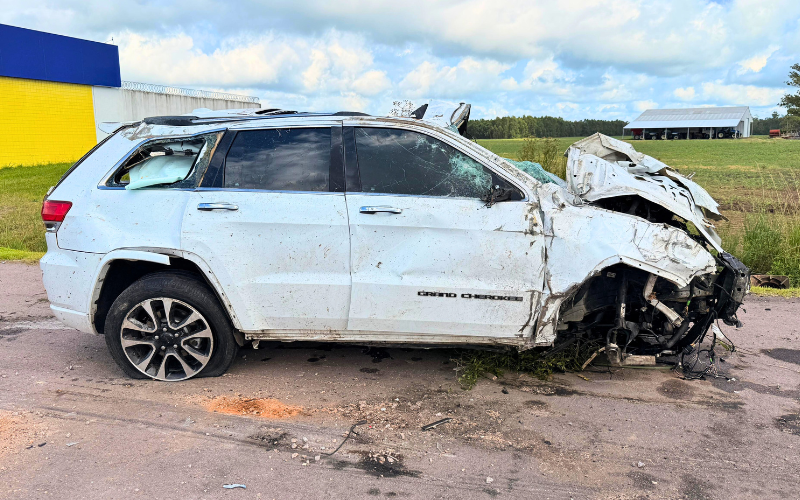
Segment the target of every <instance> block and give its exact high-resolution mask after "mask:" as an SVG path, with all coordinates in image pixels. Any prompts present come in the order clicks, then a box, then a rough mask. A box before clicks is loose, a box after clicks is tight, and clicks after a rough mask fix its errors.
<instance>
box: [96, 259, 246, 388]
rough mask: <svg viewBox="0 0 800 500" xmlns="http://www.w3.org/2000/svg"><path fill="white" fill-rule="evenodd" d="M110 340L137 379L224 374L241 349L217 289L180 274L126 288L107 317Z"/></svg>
mask: <svg viewBox="0 0 800 500" xmlns="http://www.w3.org/2000/svg"><path fill="white" fill-rule="evenodd" d="M105 338H106V344H107V345H108V349H109V351H110V353H111V357H113V358H114V361H116V362H117V364H118V365H119V366H120V368H122V370H123V371H124V372H125V374H126V375H128V376H129V377H132V378H148V377H149V378H152V379H155V380H162V381H170V382H177V381H181V380H187V379H190V378H192V377H195V376H219V375H222V374H223V373H225V371H226V370H227V369H228V367H230V365H231V363H233V360H234V359H235V358H236V353H237V352H238V345H237V344H236V341H235V340H234V338H233V328H232V327H231V325H230V322H229V321H228V318H227V316H226V315H225V312H224V311H223V310H222V307H221V306H220V305H219V302H218V301H217V298H216V297H215V296H214V294H213V292H212V291H211V290H210V289H209V288H208V286H207V285H206V284H205V282H203V281H202V280H200V279H199V278H197V277H195V276H194V275H192V274H189V273H180V272H164V273H156V274H151V275H148V276H145V277H143V278H141V279H140V280H138V281H136V282H135V283H134V284H132V285H131V286H130V287H128V288H127V289H126V290H125V291H124V292H122V293H121V294H120V295H119V297H117V299H116V300H115V301H114V304H113V305H112V306H111V310H110V311H109V313H108V317H107V318H106V323H105Z"/></svg>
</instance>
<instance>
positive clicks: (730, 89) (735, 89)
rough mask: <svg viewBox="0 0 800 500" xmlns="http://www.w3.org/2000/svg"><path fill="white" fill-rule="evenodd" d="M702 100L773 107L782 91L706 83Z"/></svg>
mask: <svg viewBox="0 0 800 500" xmlns="http://www.w3.org/2000/svg"><path fill="white" fill-rule="evenodd" d="M702 88H703V98H704V99H706V100H709V101H715V102H722V103H725V104H728V105H735V104H739V105H750V106H774V105H776V104H777V102H778V101H779V100H780V99H781V97H782V96H783V94H784V91H783V89H780V88H770V87H757V86H755V85H739V84H728V85H726V84H723V83H722V82H720V81H716V82H706V83H704V84H703V86H702Z"/></svg>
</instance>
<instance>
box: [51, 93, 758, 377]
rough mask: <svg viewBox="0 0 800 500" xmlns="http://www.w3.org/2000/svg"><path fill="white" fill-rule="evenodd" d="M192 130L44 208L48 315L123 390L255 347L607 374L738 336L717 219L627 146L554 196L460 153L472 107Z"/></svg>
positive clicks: (590, 161) (588, 165)
mask: <svg viewBox="0 0 800 500" xmlns="http://www.w3.org/2000/svg"><path fill="white" fill-rule="evenodd" d="M193 115H196V116H180V117H157V118H150V119H145V120H143V121H142V122H138V123H133V124H126V125H122V126H120V127H119V128H118V129H117V130H116V131H115V132H114V133H113V134H112V135H110V136H109V137H108V138H107V139H106V140H104V141H103V142H102V143H100V144H98V145H97V147H95V148H94V149H93V150H92V151H90V152H89V153H88V154H87V155H86V156H84V157H83V158H82V159H81V160H80V161H78V162H77V163H76V164H75V165H74V166H73V167H72V168H70V170H69V171H68V172H67V173H66V174H65V175H64V177H63V178H62V179H61V181H60V182H59V183H58V185H56V186H55V187H54V188H53V189H51V191H50V192H49V193H48V195H47V197H46V198H45V201H44V205H43V208H42V218H43V219H44V222H45V226H46V229H47V245H48V252H47V254H46V255H45V256H44V258H43V259H42V260H41V268H42V271H43V275H44V284H45V287H46V289H47V293H48V297H49V300H50V302H51V308H52V310H53V313H54V314H55V316H56V317H57V318H59V319H60V320H61V321H62V322H64V323H65V324H66V325H69V326H71V327H74V328H77V329H78V330H81V331H84V332H88V333H100V334H104V335H105V339H106V342H107V344H108V347H109V349H110V352H111V355H112V356H113V358H114V359H115V360H116V361H117V363H119V365H120V367H121V368H122V370H123V371H124V372H125V373H126V374H127V375H129V376H131V377H138V378H144V377H150V378H153V379H157V380H167V381H173V380H175V381H177V380H184V379H188V378H191V377H194V376H198V375H201V376H203V375H205V376H214V375H220V374H221V373H223V372H224V371H225V370H226V369H227V368H228V367H229V366H230V365H231V363H232V361H233V360H234V358H235V356H236V353H237V349H238V348H239V347H240V346H243V345H244V344H245V343H246V342H257V341H262V340H270V341H300V340H303V341H307V340H314V341H335V342H356V343H362V344H378V343H391V344H401V343H403V344H414V345H473V346H475V345H484V346H497V347H510V348H517V349H529V348H533V347H537V346H554V345H555V346H556V347H558V346H560V345H567V344H569V343H571V342H575V341H583V340H595V341H597V340H601V341H602V342H603V343H604V345H605V346H606V351H607V353H608V356H609V359H610V360H611V361H612V362H613V363H623V364H624V363H625V360H626V359H627V358H628V357H629V356H658V355H663V354H664V353H674V352H679V350H681V349H683V348H684V347H685V346H687V345H689V344H691V343H693V342H695V341H697V340H698V339H700V338H702V336H704V335H705V334H706V332H707V331H708V330H709V329H710V328H711V326H712V323H713V322H714V321H715V320H716V319H717V318H719V319H722V320H723V321H725V322H726V323H728V324H735V323H737V321H738V320H737V318H736V310H737V308H738V307H739V305H740V304H741V302H742V300H743V298H744V295H745V293H746V292H747V288H748V284H749V276H748V274H749V272H748V270H747V268H745V267H744V266H743V265H742V264H741V263H740V262H739V261H737V260H736V259H735V258H733V257H732V256H731V255H729V254H727V253H725V252H724V251H723V250H722V248H721V247H720V244H719V237H718V236H717V235H716V233H715V232H714V228H713V225H712V221H713V220H716V219H719V218H721V215H720V214H719V212H718V210H717V204H716V203H715V202H714V200H713V199H712V198H711V197H710V196H709V195H708V194H707V193H706V192H705V191H704V190H703V189H702V188H700V187H699V186H698V185H697V184H695V183H694V182H692V181H691V180H689V179H688V178H686V177H684V176H682V175H680V174H678V173H677V172H676V171H674V170H672V169H670V168H669V167H667V166H666V165H664V164H663V163H660V162H659V161H657V160H655V159H653V158H651V157H648V156H645V155H642V154H640V153H637V152H636V151H635V150H634V149H633V148H632V147H631V146H630V145H629V144H627V143H624V142H621V141H617V140H614V139H612V138H609V137H606V136H602V135H599V134H596V135H594V136H592V137H589V138H587V139H584V140H582V141H579V142H577V143H575V144H574V145H573V146H572V147H571V148H570V149H569V151H568V158H569V160H568V171H567V179H568V180H567V182H566V183H565V182H564V181H562V180H561V179H557V178H555V177H554V176H552V175H549V174H548V173H547V172H545V171H543V170H542V169H541V168H540V167H538V165H536V164H531V163H525V162H521V163H515V162H511V161H508V160H504V159H503V158H500V157H498V156H497V155H495V154H493V153H491V152H489V151H487V150H486V149H484V148H482V147H481V146H479V145H477V144H475V143H473V142H471V141H469V140H466V139H465V138H463V137H462V136H461V135H460V134H459V131H463V129H464V128H465V127H464V126H465V124H466V121H467V119H468V116H469V105H461V106H459V107H457V109H455V110H453V109H451V110H448V111H447V112H443V111H442V110H441V109H440V110H438V111H437V110H433V109H426V108H425V107H423V108H420V109H419V110H417V111H416V112H415V113H414V115H413V116H412V117H410V118H395V117H373V116H366V115H363V114H360V113H335V114H304V113H295V112H287V111H280V110H237V111H222V112H211V111H208V110H196V112H195V113H193Z"/></svg>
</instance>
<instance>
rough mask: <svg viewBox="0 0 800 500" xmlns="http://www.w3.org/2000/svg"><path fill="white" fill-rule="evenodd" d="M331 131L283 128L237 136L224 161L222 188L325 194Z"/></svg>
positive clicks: (246, 131) (244, 133) (247, 132)
mask: <svg viewBox="0 0 800 500" xmlns="http://www.w3.org/2000/svg"><path fill="white" fill-rule="evenodd" d="M330 166H331V129H330V127H325V128H284V129H267V130H245V131H241V132H238V133H237V134H236V138H235V139H234V140H233V144H231V148H230V149H229V150H228V156H227V158H226V159H225V180H224V183H223V185H224V187H226V188H236V189H264V190H272V191H328V177H329V175H330Z"/></svg>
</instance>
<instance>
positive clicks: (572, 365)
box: [452, 342, 602, 390]
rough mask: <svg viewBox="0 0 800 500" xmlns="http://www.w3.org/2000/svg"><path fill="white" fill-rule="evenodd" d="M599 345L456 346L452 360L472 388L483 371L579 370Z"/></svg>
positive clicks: (546, 373)
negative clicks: (499, 348) (480, 348)
mask: <svg viewBox="0 0 800 500" xmlns="http://www.w3.org/2000/svg"><path fill="white" fill-rule="evenodd" d="M600 347H602V344H601V343H599V342H573V343H571V344H569V345H565V346H562V347H554V348H552V349H550V348H548V349H531V350H527V351H516V350H512V351H504V352H495V351H478V350H467V349H459V350H456V351H455V353H454V356H453V358H452V361H453V362H454V363H455V364H456V373H458V382H459V383H460V384H461V387H462V388H464V389H467V390H468V389H472V388H473V387H475V384H476V383H477V382H478V379H479V378H480V377H481V376H483V375H485V374H487V373H488V374H492V375H495V376H497V377H500V376H502V375H503V373H505V372H506V371H511V372H517V373H527V374H528V375H532V376H534V377H536V378H538V379H540V380H547V379H549V378H550V377H551V376H552V375H553V373H554V372H560V373H565V372H574V371H581V369H582V367H583V364H584V363H585V362H586V361H587V360H588V359H589V358H591V357H592V354H594V353H595V352H596V351H597V350H598V349H600Z"/></svg>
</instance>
